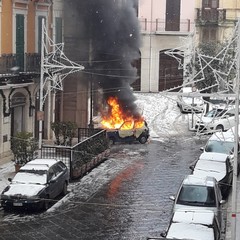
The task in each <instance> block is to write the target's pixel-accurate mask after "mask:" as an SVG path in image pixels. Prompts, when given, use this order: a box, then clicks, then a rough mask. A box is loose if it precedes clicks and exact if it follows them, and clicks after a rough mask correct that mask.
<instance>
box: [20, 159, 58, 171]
mask: <svg viewBox="0 0 240 240" xmlns="http://www.w3.org/2000/svg"><path fill="white" fill-rule="evenodd" d="M57 162H58V160H57V159H52V158H48V159H41V158H38V159H34V160H32V161H30V162H28V163H26V164H25V165H24V166H23V167H21V170H34V169H37V170H47V169H49V168H50V167H51V166H53V165H54V164H55V163H57Z"/></svg>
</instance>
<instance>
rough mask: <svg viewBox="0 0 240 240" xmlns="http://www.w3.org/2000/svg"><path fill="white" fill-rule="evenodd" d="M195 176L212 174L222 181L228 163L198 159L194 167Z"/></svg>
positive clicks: (202, 176)
mask: <svg viewBox="0 0 240 240" xmlns="http://www.w3.org/2000/svg"><path fill="white" fill-rule="evenodd" d="M193 176H195V177H201V178H204V177H207V176H212V177H214V178H216V180H217V181H220V180H221V179H223V178H224V177H225V176H226V164H225V162H217V161H211V160H198V161H197V163H196V165H195V167H194V171H193Z"/></svg>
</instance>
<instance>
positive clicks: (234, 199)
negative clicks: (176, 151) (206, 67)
mask: <svg viewBox="0 0 240 240" xmlns="http://www.w3.org/2000/svg"><path fill="white" fill-rule="evenodd" d="M237 32H238V35H237V49H238V51H237V76H236V87H235V134H234V143H235V145H234V162H233V183H232V212H231V217H232V223H231V239H232V240H237V238H236V218H237V169H238V145H239V134H238V128H239V86H240V84H239V80H240V79H239V74H240V21H239V20H238V31H237Z"/></svg>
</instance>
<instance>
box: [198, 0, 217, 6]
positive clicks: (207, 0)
mask: <svg viewBox="0 0 240 240" xmlns="http://www.w3.org/2000/svg"><path fill="white" fill-rule="evenodd" d="M218 6H219V1H218V0H203V1H202V7H203V8H218Z"/></svg>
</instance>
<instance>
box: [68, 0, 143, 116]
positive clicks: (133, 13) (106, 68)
mask: <svg viewBox="0 0 240 240" xmlns="http://www.w3.org/2000/svg"><path fill="white" fill-rule="evenodd" d="M72 3H73V5H72V7H73V8H74V9H75V11H77V15H78V17H79V19H81V20H80V26H79V27H80V28H81V29H80V32H81V35H82V37H81V38H83V36H85V37H86V41H87V42H88V44H87V43H86V45H85V47H86V48H88V57H89V59H90V61H89V64H88V66H85V68H86V71H88V70H89V71H88V72H93V78H94V81H95V82H96V83H98V85H99V86H100V88H102V90H103V94H104V98H105V100H106V99H108V98H109V97H110V96H116V97H117V98H118V99H119V102H120V105H121V107H122V109H123V111H124V113H125V114H127V115H128V116H135V117H138V115H139V113H138V112H137V107H136V105H135V103H134V101H135V100H136V99H135V97H134V95H133V91H132V89H131V87H130V84H131V83H133V82H134V81H135V80H136V79H137V70H136V68H134V67H133V66H132V63H133V61H134V60H136V59H139V57H140V55H139V48H140V31H139V22H138V18H137V0H81V1H80V0H72ZM76 30H77V29H76ZM81 47H83V45H81V46H79V48H81Z"/></svg>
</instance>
